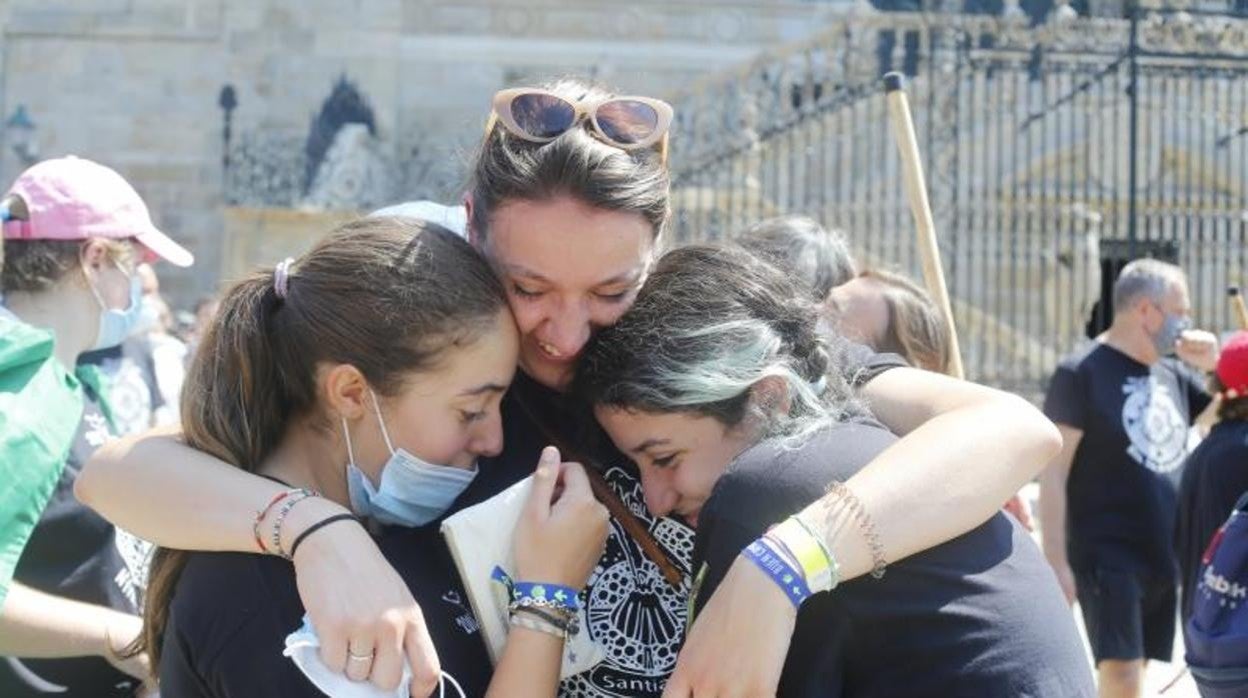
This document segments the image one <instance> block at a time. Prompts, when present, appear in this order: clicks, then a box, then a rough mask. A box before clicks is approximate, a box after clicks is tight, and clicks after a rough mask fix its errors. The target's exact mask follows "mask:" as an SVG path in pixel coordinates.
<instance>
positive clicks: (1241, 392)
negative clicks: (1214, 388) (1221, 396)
mask: <svg viewBox="0 0 1248 698" xmlns="http://www.w3.org/2000/svg"><path fill="white" fill-rule="evenodd" d="M1215 373H1217V376H1218V381H1219V382H1221V383H1222V386H1223V387H1224V388H1225V389H1226V397H1227V398H1230V399H1234V398H1236V397H1244V396H1246V395H1248V330H1244V331H1240V332H1236V333H1235V334H1233V335H1231V339H1230V341H1229V342H1227V343H1226V346H1224V347H1222V354H1221V355H1220V356H1219V357H1218V367H1217V369H1216V370H1215Z"/></svg>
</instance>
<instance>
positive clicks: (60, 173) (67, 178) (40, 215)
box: [4, 155, 195, 267]
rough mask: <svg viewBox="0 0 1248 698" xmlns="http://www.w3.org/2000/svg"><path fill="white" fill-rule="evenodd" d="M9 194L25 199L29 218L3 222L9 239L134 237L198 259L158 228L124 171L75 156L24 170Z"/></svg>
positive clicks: (182, 262) (184, 258)
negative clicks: (116, 170)
mask: <svg viewBox="0 0 1248 698" xmlns="http://www.w3.org/2000/svg"><path fill="white" fill-rule="evenodd" d="M9 194H16V195H18V196H20V197H22V200H23V201H24V202H25V203H26V210H27V211H28V212H29V214H30V220H25V221H20V220H10V221H7V222H5V224H4V238H5V239H6V240H86V239H87V238H111V239H114V240H128V239H131V238H133V239H135V240H138V241H139V242H141V243H143V246H144V247H146V248H148V249H149V250H151V251H152V252H154V253H155V254H156V255H157V256H158V257H160V258H161V259H164V260H165V261H167V262H169V263H170V264H174V265H177V266H179V267H189V266H191V264H193V263H194V262H195V257H194V256H193V255H192V254H191V253H190V251H188V250H187V249H186V248H185V247H183V246H181V245H179V244H178V243H176V242H174V241H173V239H172V238H170V237H169V236H168V235H165V234H164V233H162V232H160V231H159V230H157V229H156V226H155V225H153V224H152V218H151V215H150V214H148V212H147V205H146V204H144V203H143V199H142V198H140V197H139V193H138V192H136V191H135V190H134V187H132V186H130V183H129V182H127V181H126V180H125V179H124V178H123V177H122V176H121V175H119V174H117V173H116V172H115V171H113V170H112V169H110V168H107V167H105V166H103V165H101V164H99V163H96V162H92V161H90V160H87V159H85V158H78V157H74V156H72V155H70V156H68V157H63V158H56V159H53V160H44V161H43V162H40V163H38V164H36V165H34V166H32V167H31V168H30V169H28V170H26V171H25V172H23V173H22V174H21V176H20V177H18V178H17V181H16V182H14V183H13V187H12V188H11V189H10V190H9Z"/></svg>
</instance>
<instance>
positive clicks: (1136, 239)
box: [673, 3, 1248, 397]
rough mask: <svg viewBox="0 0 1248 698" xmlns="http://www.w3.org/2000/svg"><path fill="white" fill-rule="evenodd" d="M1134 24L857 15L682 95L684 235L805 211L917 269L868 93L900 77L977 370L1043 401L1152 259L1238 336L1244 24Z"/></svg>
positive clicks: (870, 249)
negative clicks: (1100, 313) (1233, 309)
mask: <svg viewBox="0 0 1248 698" xmlns="http://www.w3.org/2000/svg"><path fill="white" fill-rule="evenodd" d="M1126 14H1127V17H1126V18H1122V19H1118V18H1077V17H1075V16H1074V13H1073V11H1072V10H1070V8H1069V7H1067V6H1065V5H1059V6H1058V7H1057V8H1056V9H1055V10H1054V11H1053V12H1052V13H1051V14H1050V15H1049V16H1048V17H1047V18H1046V19H1045V21H1043V22H1041V23H1039V24H1034V25H1033V24H1031V23H1029V22H1028V20H1027V17H1026V16H1025V15H1024V14H1023V13H1022V12H1021V11H1019V9H1018V6H1017V4H1016V3H1014V4H1013V5H1012V6H1011V4H1010V3H1007V5H1006V8H1005V11H1004V13H1003V14H1002V15H1000V16H984V15H966V14H952V13H873V12H862V13H858V14H851V15H849V16H847V17H845V18H843V19H841V20H838V21H837V22H836V23H834V24H833V25H832V26H830V27H829V28H828V29H827V30H825V31H824V32H822V33H821V34H819V35H818V36H816V37H815V38H813V39H812V40H810V41H807V42H804V43H803V44H801V45H798V46H794V47H791V48H789V49H787V50H784V51H781V52H777V53H773V54H769V55H767V56H765V57H763V58H761V59H759V60H758V61H756V62H754V63H753V64H751V65H750V66H748V67H746V68H745V69H743V70H740V71H736V72H733V73H729V74H724V75H720V76H715V77H713V78H710V79H708V80H707V81H705V82H704V83H703V84H700V85H696V86H694V87H693V88H692V89H691V90H690V91H689V92H688V93H686V94H685V95H682V97H681V98H680V100H679V101H678V109H677V111H678V122H677V124H676V125H675V131H674V134H673V147H674V150H673V162H674V163H675V168H674V181H673V182H674V187H673V194H674V208H675V216H674V221H673V237H674V238H675V240H676V241H677V242H683V241H691V240H700V239H716V238H721V237H726V236H731V235H732V234H733V233H734V232H735V231H737V230H740V229H741V228H743V227H745V226H746V225H748V224H749V223H751V222H753V221H755V220H758V219H759V218H763V217H768V216H772V215H778V214H782V213H803V214H807V215H811V216H813V217H815V218H817V219H819V220H822V221H823V222H825V223H826V224H829V225H832V226H834V227H838V228H841V229H842V230H843V231H844V232H845V233H846V234H847V236H848V237H849V238H850V240H851V242H852V243H853V244H854V247H855V250H856V252H857V254H858V255H859V256H860V257H861V258H862V261H863V262H864V263H865V264H866V265H873V266H880V265H883V266H889V267H895V268H900V269H901V270H903V271H908V272H910V273H913V274H917V272H918V260H917V259H916V258H915V253H914V242H913V238H914V233H913V224H912V222H911V219H910V214H909V210H908V208H907V206H906V201H905V195H904V191H902V188H901V177H900V174H899V163H898V160H897V156H896V147H895V145H894V144H893V142H892V136H891V132H890V129H889V126H888V119H887V113H886V110H885V106H884V101H883V95H882V90H881V87H880V85H879V81H878V76H879V75H881V74H882V73H883V72H884V71H885V70H888V69H891V68H894V67H897V68H904V69H906V70H907V71H908V72H910V73H911V75H912V76H913V77H912V81H911V85H910V93H911V94H910V97H911V101H912V105H913V108H914V112H915V118H916V120H917V121H916V127H917V129H918V132H919V136H920V147H921V148H922V151H923V157H924V164H925V166H926V169H927V173H928V187H929V189H930V193H931V200H932V205H933V209H934V210H933V213H934V216H935V218H936V222H937V229H938V234H939V235H940V238H941V248H942V254H943V260H944V264H945V271H946V276H947V278H948V281H949V284H950V293H951V295H952V297H953V300H954V306H955V308H954V314H955V321H956V322H957V325H958V329H959V336H960V340H961V344H962V350H963V354H964V357H963V358H964V363H965V365H966V367H967V372H968V377H969V378H971V379H972V380H977V381H980V382H985V383H988V384H991V385H996V386H999V387H1002V388H1005V389H1008V390H1013V391H1015V392H1019V393H1021V394H1024V395H1028V396H1031V397H1035V396H1036V395H1038V393H1039V392H1040V391H1041V390H1042V389H1043V386H1044V383H1045V381H1046V380H1047V377H1048V375H1049V373H1050V372H1051V371H1052V368H1053V365H1054V363H1055V362H1056V360H1057V358H1058V357H1059V356H1060V355H1061V354H1063V353H1065V352H1067V351H1070V350H1071V349H1073V348H1074V347H1075V346H1076V345H1077V344H1078V342H1079V341H1080V339H1081V338H1083V337H1084V336H1085V333H1086V332H1087V331H1089V330H1094V329H1096V328H1097V327H1098V326H1100V324H1102V323H1103V322H1104V320H1105V318H1104V317H1096V316H1094V315H1093V312H1094V311H1093V307H1094V305H1095V304H1096V302H1097V301H1098V300H1099V299H1100V298H1101V296H1102V293H1103V291H1104V289H1106V288H1107V287H1108V286H1109V284H1110V283H1111V282H1112V277H1113V274H1115V273H1116V271H1117V269H1118V268H1121V265H1122V263H1124V262H1125V261H1126V260H1128V259H1131V258H1133V257H1135V256H1140V255H1144V254H1148V255H1153V256H1160V257H1163V258H1169V259H1171V260H1172V261H1175V262H1177V263H1178V264H1180V265H1181V266H1182V267H1183V268H1184V269H1185V270H1186V271H1187V273H1188V275H1189V279H1190V284H1191V287H1192V296H1193V305H1194V308H1195V311H1196V315H1197V321H1198V323H1199V324H1200V325H1201V326H1205V327H1210V328H1213V329H1217V330H1226V329H1230V327H1231V324H1230V323H1231V315H1230V312H1229V308H1228V304H1227V299H1226V294H1225V290H1226V287H1227V286H1228V285H1229V284H1239V283H1243V282H1245V281H1248V269H1246V267H1245V261H1246V256H1248V252H1246V251H1245V245H1246V242H1248V17H1246V16H1244V12H1243V8H1242V7H1240V6H1235V7H1229V6H1228V7H1224V8H1220V10H1219V11H1209V10H1208V9H1201V8H1199V7H1195V6H1189V7H1168V8H1159V7H1146V6H1134V7H1131V8H1129V10H1128V12H1127V13H1126Z"/></svg>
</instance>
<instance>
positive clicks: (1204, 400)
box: [1179, 364, 1213, 422]
mask: <svg viewBox="0 0 1248 698" xmlns="http://www.w3.org/2000/svg"><path fill="white" fill-rule="evenodd" d="M1179 378H1180V380H1181V381H1182V382H1183V389H1184V391H1185V392H1186V393H1187V406H1188V409H1189V410H1190V411H1191V413H1190V414H1189V415H1188V416H1187V419H1188V421H1189V422H1191V421H1195V420H1196V418H1197V417H1199V416H1200V413H1201V412H1204V411H1205V409H1206V408H1207V407H1209V403H1211V402H1213V396H1212V395H1210V394H1209V390H1208V389H1207V388H1206V387H1205V385H1206V384H1205V380H1206V379H1205V377H1204V375H1203V374H1201V373H1200V372H1199V371H1196V370H1195V369H1192V368H1190V367H1188V366H1187V365H1186V364H1180V366H1179Z"/></svg>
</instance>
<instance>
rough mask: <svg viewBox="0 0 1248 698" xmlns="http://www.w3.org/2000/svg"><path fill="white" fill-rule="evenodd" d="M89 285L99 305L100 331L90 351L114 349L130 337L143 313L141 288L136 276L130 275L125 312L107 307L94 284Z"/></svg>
mask: <svg viewBox="0 0 1248 698" xmlns="http://www.w3.org/2000/svg"><path fill="white" fill-rule="evenodd" d="M89 285H90V286H91V293H93V294H95V300H96V302H98V303H99V304H100V331H99V332H97V333H96V335H95V344H94V345H92V346H91V349H92V350H95V349H109V348H111V347H115V346H117V345H118V344H121V343H122V342H124V341H126V337H129V336H130V333H131V332H132V331H133V330H134V326H135V325H136V324H137V323H138V321H139V317H140V314H141V313H142V311H143V302H142V299H143V286H142V284H141V283H140V282H139V277H138V275H137V274H132V275H130V305H128V306H126V309H125V310H116V309H113V308H110V307H108V304H107V303H105V302H104V297H103V296H101V295H100V292H99V290H97V289H96V288H95V284H89Z"/></svg>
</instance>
